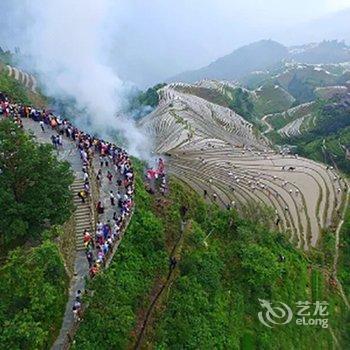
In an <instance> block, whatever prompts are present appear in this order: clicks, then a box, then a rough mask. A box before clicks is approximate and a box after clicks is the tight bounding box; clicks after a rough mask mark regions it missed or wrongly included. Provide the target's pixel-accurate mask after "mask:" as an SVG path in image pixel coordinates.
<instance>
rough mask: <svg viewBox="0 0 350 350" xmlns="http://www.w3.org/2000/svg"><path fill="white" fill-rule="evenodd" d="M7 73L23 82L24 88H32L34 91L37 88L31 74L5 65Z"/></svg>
mask: <svg viewBox="0 0 350 350" xmlns="http://www.w3.org/2000/svg"><path fill="white" fill-rule="evenodd" d="M6 68H7V70H8V75H9V76H10V77H12V78H14V79H16V80H17V81H18V82H19V83H21V84H23V85H24V86H25V87H26V88H28V89H30V90H32V91H33V92H34V93H35V92H36V88H37V80H36V79H35V77H34V76H33V75H32V74H28V73H26V72H24V71H23V70H21V69H18V68H16V67H12V66H9V65H7V66H6Z"/></svg>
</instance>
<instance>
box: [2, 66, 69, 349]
mask: <svg viewBox="0 0 350 350" xmlns="http://www.w3.org/2000/svg"><path fill="white" fill-rule="evenodd" d="M0 91H1V92H2V93H5V94H6V95H7V96H9V98H10V99H12V100H14V101H17V102H22V103H27V102H28V100H29V99H28V96H27V92H26V91H25V89H24V88H23V87H22V86H20V85H19V84H18V83H16V82H15V81H13V80H12V79H10V78H8V77H7V75H6V74H5V73H3V72H1V73H0ZM2 98H3V96H2ZM72 181H73V175H72V172H71V170H70V168H69V165H68V164H67V163H64V162H60V161H59V160H58V159H57V156H56V155H54V154H53V149H52V147H51V146H49V145H42V144H39V143H37V142H36V141H35V140H34V139H33V137H32V136H30V135H28V134H27V133H26V132H25V131H24V130H23V129H21V128H20V127H19V125H17V124H16V123H15V122H14V120H13V119H12V118H6V119H4V118H3V116H0V207H1V211H0V252H1V254H0V293H1V298H0V344H1V346H0V347H1V348H2V349H33V350H34V349H49V348H50V347H51V345H52V343H53V341H54V340H55V338H56V336H57V335H58V332H59V329H60V327H61V322H62V317H63V312H64V308H65V305H66V302H67V297H68V285H69V277H68V272H67V269H66V266H65V263H66V262H65V261H64V257H63V254H62V251H60V247H61V244H65V243H66V242H65V241H64V238H63V237H64V236H65V232H64V230H63V228H62V226H61V225H62V224H64V223H65V222H66V221H67V220H68V219H69V218H70V217H71V215H72V212H73V203H72V197H71V192H70V189H69V186H70V184H71V183H72Z"/></svg>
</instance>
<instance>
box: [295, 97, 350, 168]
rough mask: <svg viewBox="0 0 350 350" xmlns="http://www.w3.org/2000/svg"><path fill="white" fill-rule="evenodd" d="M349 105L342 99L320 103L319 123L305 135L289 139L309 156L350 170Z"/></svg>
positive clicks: (317, 114) (318, 110) (300, 152)
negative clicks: (349, 156)
mask: <svg viewBox="0 0 350 350" xmlns="http://www.w3.org/2000/svg"><path fill="white" fill-rule="evenodd" d="M349 113H350V108H349V106H348V105H346V104H344V103H343V102H342V101H339V102H335V103H333V104H325V103H324V102H319V105H318V109H317V111H316V117H317V123H316V126H315V127H314V128H312V129H310V130H308V132H307V133H305V134H304V135H303V136H301V137H298V138H295V139H292V140H290V142H291V143H292V144H296V145H297V146H298V152H299V154H301V155H304V156H306V157H308V158H312V159H315V160H318V161H324V162H326V163H328V164H330V165H334V164H336V165H337V166H338V167H339V168H340V169H341V170H343V171H345V172H346V173H350V162H349V159H348V158H347V157H348V156H347V154H346V149H350V118H349Z"/></svg>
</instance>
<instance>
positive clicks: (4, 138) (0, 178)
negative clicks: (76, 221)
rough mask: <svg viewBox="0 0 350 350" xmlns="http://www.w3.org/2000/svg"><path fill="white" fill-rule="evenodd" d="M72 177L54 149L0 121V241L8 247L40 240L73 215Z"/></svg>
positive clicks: (5, 121)
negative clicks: (43, 233)
mask: <svg viewBox="0 0 350 350" xmlns="http://www.w3.org/2000/svg"><path fill="white" fill-rule="evenodd" d="M72 181H73V174H72V172H71V170H70V168H69V164H68V163H67V162H60V161H58V160H57V158H56V157H55V156H54V155H53V152H52V147H51V146H49V145H42V144H38V143H37V142H35V141H34V140H33V138H32V137H31V136H29V135H28V134H26V133H25V132H24V131H23V130H22V129H20V128H19V127H18V126H17V125H15V124H14V123H13V122H12V121H11V120H8V119H7V120H2V121H0V207H1V208H2V210H1V211H0V238H1V239H2V241H4V242H5V244H9V245H10V246H11V244H12V245H13V242H14V241H16V242H17V241H18V240H20V241H24V240H28V239H33V238H34V239H36V238H39V237H40V234H41V233H42V231H43V229H44V228H45V227H46V226H47V225H54V224H62V223H64V222H65V221H66V220H67V219H68V218H69V217H70V215H71V212H72V209H73V202H72V197H71V192H70V190H69V185H70V184H71V183H72Z"/></svg>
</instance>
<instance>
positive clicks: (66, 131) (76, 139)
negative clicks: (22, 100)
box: [0, 93, 134, 319]
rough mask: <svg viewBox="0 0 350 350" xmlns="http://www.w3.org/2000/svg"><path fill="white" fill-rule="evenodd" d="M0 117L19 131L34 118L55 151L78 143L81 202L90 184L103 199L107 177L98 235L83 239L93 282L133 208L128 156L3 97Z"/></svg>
mask: <svg viewBox="0 0 350 350" xmlns="http://www.w3.org/2000/svg"><path fill="white" fill-rule="evenodd" d="M0 113H1V114H2V115H3V116H4V117H5V118H6V117H12V118H13V120H14V122H15V123H16V124H17V125H18V126H19V127H23V122H22V120H23V119H24V118H31V119H32V120H34V121H36V122H38V123H39V125H40V128H41V132H43V133H45V132H47V131H48V130H49V129H51V130H52V131H54V133H53V134H52V135H51V137H50V139H51V142H52V145H53V147H54V148H56V149H59V148H60V147H63V139H64V138H66V139H67V140H69V141H70V142H73V143H75V145H76V147H77V149H78V152H79V154H80V158H81V161H82V173H83V180H84V185H83V188H82V189H81V190H80V191H79V192H78V194H77V195H78V197H79V198H80V199H81V200H82V202H85V201H86V200H89V198H91V189H90V185H91V181H94V180H96V183H97V185H98V186H99V187H100V189H101V191H100V192H101V195H103V193H104V191H106V190H105V189H104V188H103V189H102V187H103V184H104V181H103V176H104V175H103V173H105V176H106V180H105V181H106V183H105V185H106V186H105V187H106V188H108V193H109V194H107V195H106V194H105V196H104V197H106V196H107V198H103V196H102V198H100V200H99V201H98V203H97V206H96V211H97V214H98V217H99V220H98V222H97V224H96V228H95V232H93V233H91V232H89V229H88V228H87V229H86V230H85V232H84V235H83V243H84V247H85V254H86V258H87V263H88V264H89V276H90V277H91V278H93V277H94V276H95V275H96V274H97V273H98V272H99V271H100V270H101V268H102V267H103V266H104V264H105V263H106V260H107V258H108V256H109V254H110V253H111V252H112V250H113V246H114V244H115V243H116V242H117V241H118V240H119V239H120V237H121V232H122V231H123V229H124V227H125V224H126V219H127V217H128V216H129V215H130V213H131V211H132V207H133V205H134V202H133V194H134V172H133V168H132V164H131V161H130V157H129V155H128V154H127V152H126V151H125V150H124V149H122V148H120V147H118V146H116V145H114V144H113V143H111V142H108V141H105V140H102V139H99V138H97V137H95V136H92V135H90V134H88V133H86V132H83V131H81V130H79V129H78V128H77V127H75V126H74V125H73V124H72V123H71V122H70V121H69V120H67V119H62V118H60V117H59V116H55V115H54V114H53V113H52V111H50V110H45V109H36V108H33V107H30V106H26V105H21V104H16V103H11V102H10V101H9V99H8V98H7V97H6V96H5V95H4V94H2V93H0ZM94 159H98V161H96V162H95V164H97V165H98V167H99V169H98V171H97V174H95V175H92V172H91V171H90V170H91V166H92V164H93V160H94ZM90 176H96V178H95V179H90ZM108 197H109V198H108ZM103 202H107V203H108V204H107V205H110V206H111V207H112V208H113V210H112V212H113V215H111V217H106V216H107V215H106V211H105V207H104V204H103ZM109 212H111V211H109ZM77 293H78V294H79V295H76V297H75V300H74V303H73V307H72V310H73V314H74V317H75V318H77V319H79V317H80V313H81V307H82V305H81V291H80V290H79V291H78V292H77Z"/></svg>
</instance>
